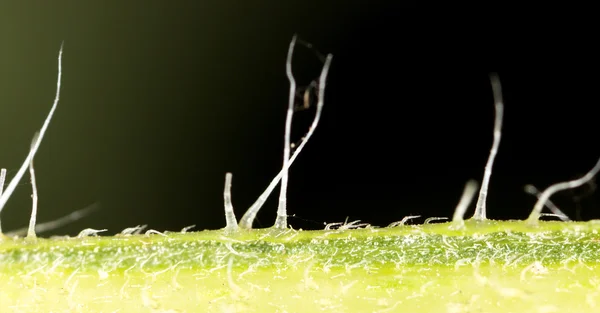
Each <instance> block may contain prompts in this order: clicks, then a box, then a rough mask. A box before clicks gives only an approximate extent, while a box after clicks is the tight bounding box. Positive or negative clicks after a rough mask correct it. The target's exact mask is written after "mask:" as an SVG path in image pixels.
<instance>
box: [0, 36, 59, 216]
mask: <svg viewBox="0 0 600 313" xmlns="http://www.w3.org/2000/svg"><path fill="white" fill-rule="evenodd" d="M62 52H63V45H62V44H61V46H60V51H59V53H58V78H57V82H56V96H55V98H54V103H53V104H52V108H51V109H50V112H49V113H48V116H47V117H46V120H45V121H44V124H43V125H42V128H41V129H40V131H39V136H38V138H37V140H36V141H35V143H34V144H33V145H32V147H31V150H30V151H29V154H28V155H27V157H26V158H25V161H24V162H23V164H22V165H21V168H19V171H17V174H16V175H15V177H13V179H12V180H11V181H10V183H9V184H8V186H6V190H5V191H4V193H2V195H1V196H0V212H2V209H4V205H6V202H7V201H8V199H9V198H10V196H11V195H12V193H13V192H14V191H15V188H17V185H18V184H19V182H20V181H21V178H23V175H24V174H25V171H26V170H27V168H28V167H29V164H30V162H31V160H32V159H33V156H34V155H35V154H36V152H37V150H38V148H39V147H40V143H41V142H42V138H44V134H45V133H46V129H48V125H49V124H50V120H51V119H52V116H53V115H54V111H55V110H56V107H57V105H58V100H59V98H60V82H61V76H62Z"/></svg>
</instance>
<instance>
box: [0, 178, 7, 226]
mask: <svg viewBox="0 0 600 313" xmlns="http://www.w3.org/2000/svg"><path fill="white" fill-rule="evenodd" d="M5 180H6V169H5V168H3V169H0V197H1V196H2V192H3V191H4V181H5ZM0 211H1V210H0ZM0 234H2V223H0Z"/></svg>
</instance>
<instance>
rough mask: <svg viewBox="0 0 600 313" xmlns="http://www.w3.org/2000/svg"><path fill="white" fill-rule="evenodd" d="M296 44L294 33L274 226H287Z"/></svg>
mask: <svg viewBox="0 0 600 313" xmlns="http://www.w3.org/2000/svg"><path fill="white" fill-rule="evenodd" d="M295 45H296V35H294V37H292V41H291V42H290V46H289V48H288V54H287V60H286V62H285V73H286V75H287V78H288V80H289V81H290V93H289V97H288V108H287V114H286V117H285V135H284V143H283V168H285V171H284V172H283V175H282V176H281V192H280V193H279V206H278V207H277V218H276V219H275V225H273V227H275V228H287V186H288V172H289V163H290V137H291V133H292V117H293V115H294V100H295V98H296V80H295V79H294V74H293V73H292V56H293V55H294V46H295Z"/></svg>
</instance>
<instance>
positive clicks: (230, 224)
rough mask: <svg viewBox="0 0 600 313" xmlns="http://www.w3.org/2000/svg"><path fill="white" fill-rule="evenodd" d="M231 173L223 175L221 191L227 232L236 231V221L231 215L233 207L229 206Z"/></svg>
mask: <svg viewBox="0 0 600 313" xmlns="http://www.w3.org/2000/svg"><path fill="white" fill-rule="evenodd" d="M232 176H233V175H232V174H231V173H226V174H225V190H224V191H223V200H224V203H225V221H226V223H227V224H226V226H225V229H226V230H228V231H234V230H237V229H238V224H237V220H236V218H235V213H233V205H232V204H231V179H232Z"/></svg>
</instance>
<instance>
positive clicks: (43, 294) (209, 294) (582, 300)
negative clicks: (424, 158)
mask: <svg viewBox="0 0 600 313" xmlns="http://www.w3.org/2000/svg"><path fill="white" fill-rule="evenodd" d="M454 228H455V227H453V224H451V223H443V224H429V225H420V226H401V227H395V228H368V229H354V230H328V231H294V230H287V231H277V230H252V231H241V232H240V233H237V234H233V235H228V234H226V233H225V232H223V231H221V230H217V231H203V232H194V233H185V234H180V233H170V234H167V235H166V236H162V235H157V234H154V235H150V236H146V235H135V236H120V237H119V236H117V237H87V238H69V239H37V240H35V241H28V240H24V239H10V238H4V239H3V240H2V241H0V308H2V310H1V312H50V311H53V312H206V311H208V312H317V311H323V312H325V311H327V312H416V311H420V312H567V311H569V312H596V311H597V310H600V307H596V302H598V303H600V275H599V274H600V266H598V262H599V261H600V250H599V249H598V248H599V247H600V235H599V234H598V231H599V230H600V224H599V223H596V222H586V223H564V222H540V224H539V225H537V226H530V225H527V224H526V223H525V222H522V221H506V222H494V221H488V222H484V223H477V222H472V221H467V222H466V225H465V227H464V228H462V229H460V230H456V229H454Z"/></svg>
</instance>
